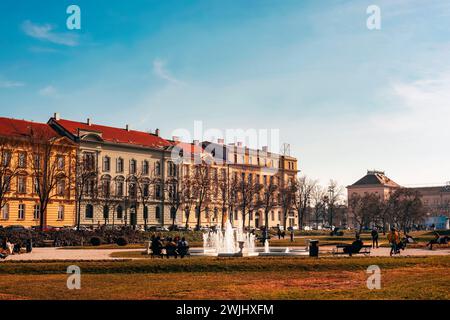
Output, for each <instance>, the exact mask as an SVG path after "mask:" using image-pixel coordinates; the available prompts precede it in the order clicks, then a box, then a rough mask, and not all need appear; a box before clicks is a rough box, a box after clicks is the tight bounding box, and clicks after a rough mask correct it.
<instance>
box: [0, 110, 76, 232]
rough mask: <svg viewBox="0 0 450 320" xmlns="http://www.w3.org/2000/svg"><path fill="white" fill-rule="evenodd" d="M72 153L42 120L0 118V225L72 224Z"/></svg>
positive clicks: (72, 146)
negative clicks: (40, 121) (38, 121)
mask: <svg viewBox="0 0 450 320" xmlns="http://www.w3.org/2000/svg"><path fill="white" fill-rule="evenodd" d="M75 156H76V145H75V144H74V143H72V142H71V141H70V140H68V139H66V138H64V137H62V136H60V135H58V134H57V133H56V132H55V131H54V130H52V129H51V128H50V127H49V126H48V125H47V124H43V123H36V122H29V121H23V120H15V119H7V118H0V158H1V164H0V207H1V210H0V225H2V226H10V225H22V226H26V227H33V226H40V225H41V224H42V225H43V226H54V227H64V226H73V225H74V223H75V190H74V189H75V188H74V185H73V181H74V170H73V163H74V160H75Z"/></svg>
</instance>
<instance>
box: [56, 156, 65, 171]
mask: <svg viewBox="0 0 450 320" xmlns="http://www.w3.org/2000/svg"><path fill="white" fill-rule="evenodd" d="M57 164H58V170H64V167H65V160H64V156H58V158H57Z"/></svg>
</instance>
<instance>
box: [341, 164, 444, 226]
mask: <svg viewBox="0 0 450 320" xmlns="http://www.w3.org/2000/svg"><path fill="white" fill-rule="evenodd" d="M399 188H402V186H401V185H399V184H398V183H396V182H394V181H393V180H391V179H390V178H388V177H387V176H386V175H385V173H384V172H383V171H375V170H372V171H371V170H368V171H367V174H366V175H365V176H364V177H362V178H361V179H360V180H358V181H357V182H355V183H354V184H352V185H350V186H348V187H347V191H348V200H349V201H350V198H351V197H352V196H353V195H355V194H358V195H361V196H363V195H364V194H371V193H373V194H377V195H379V196H380V197H381V199H383V200H386V199H388V198H389V196H390V194H391V193H392V192H394V191H395V190H397V189H399ZM409 189H412V190H414V191H418V192H420V194H421V198H422V203H423V205H424V208H425V214H426V215H427V217H440V216H445V217H450V185H442V186H435V187H414V188H409ZM349 219H350V220H351V215H350V217H349ZM350 222H351V221H350Z"/></svg>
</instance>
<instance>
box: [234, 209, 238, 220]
mask: <svg viewBox="0 0 450 320" xmlns="http://www.w3.org/2000/svg"><path fill="white" fill-rule="evenodd" d="M238 219H239V215H238V211H237V210H236V211H235V212H234V220H235V221H237V220H238Z"/></svg>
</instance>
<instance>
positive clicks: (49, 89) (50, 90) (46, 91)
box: [38, 85, 58, 98]
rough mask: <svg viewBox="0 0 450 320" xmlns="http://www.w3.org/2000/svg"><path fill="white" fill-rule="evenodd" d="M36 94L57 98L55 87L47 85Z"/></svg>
mask: <svg viewBox="0 0 450 320" xmlns="http://www.w3.org/2000/svg"><path fill="white" fill-rule="evenodd" d="M38 93H39V94H40V95H41V96H43V97H50V98H56V97H58V91H57V90H56V88H55V87H53V86H51V85H49V86H46V87H44V88H42V89H40V90H39V91H38Z"/></svg>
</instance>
